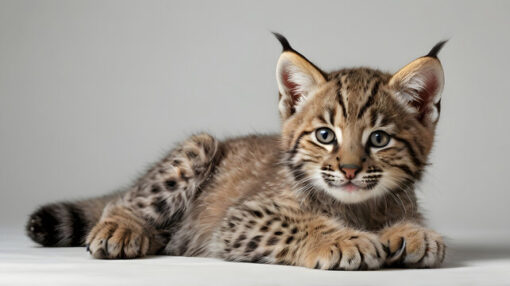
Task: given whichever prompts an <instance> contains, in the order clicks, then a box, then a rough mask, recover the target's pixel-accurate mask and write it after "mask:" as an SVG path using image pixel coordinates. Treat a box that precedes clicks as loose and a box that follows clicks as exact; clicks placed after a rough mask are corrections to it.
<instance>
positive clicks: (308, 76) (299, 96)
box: [273, 33, 326, 120]
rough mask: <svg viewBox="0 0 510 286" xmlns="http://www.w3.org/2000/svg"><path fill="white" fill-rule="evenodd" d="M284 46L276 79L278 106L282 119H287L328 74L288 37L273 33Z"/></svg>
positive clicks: (324, 80) (277, 67)
mask: <svg viewBox="0 0 510 286" xmlns="http://www.w3.org/2000/svg"><path fill="white" fill-rule="evenodd" d="M273 34H274V35H275V36H276V38H277V39H278V40H279V41H280V43H281V44H282V46H283V51H282V54H281V55H280V58H279V59H278V64H277V66H276V80H277V81H278V89H279V92H280V102H279V104H278V107H279V109H280V115H281V116H282V119H284V120H285V119H287V118H288V117H290V116H292V115H293V114H294V113H295V112H297V111H298V110H299V107H300V105H301V103H303V102H304V101H305V99H306V98H307V97H308V96H310V94H311V93H312V92H313V90H315V89H316V88H317V87H318V86H319V85H320V84H322V83H324V82H326V76H325V74H324V72H322V71H321V70H320V69H319V68H317V67H316V66H315V65H314V64H313V63H311V62H310V61H308V60H307V59H306V58H305V57H304V56H302V55H301V54H300V53H298V52H296V51H295V50H294V49H292V48H291V46H290V44H289V42H288V41H287V39H285V38H284V37H283V36H282V35H280V34H277V33H273Z"/></svg>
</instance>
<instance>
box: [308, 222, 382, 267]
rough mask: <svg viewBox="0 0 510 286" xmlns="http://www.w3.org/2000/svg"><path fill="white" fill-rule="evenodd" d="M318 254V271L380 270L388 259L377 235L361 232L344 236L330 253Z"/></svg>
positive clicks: (333, 246)
mask: <svg viewBox="0 0 510 286" xmlns="http://www.w3.org/2000/svg"><path fill="white" fill-rule="evenodd" d="M321 253H322V254H321ZM317 254H320V255H318V259H317V262H316V265H315V268H318V269H339V270H369V269H378V268H380V267H381V266H382V265H383V263H384V261H385V259H386V252H385V251H384V247H383V245H382V244H381V243H380V242H379V239H378V237H377V235H374V234H372V233H368V232H359V231H353V232H352V233H349V234H347V235H345V234H343V235H342V236H341V237H340V238H339V239H338V240H337V241H336V243H334V244H333V245H332V246H331V248H330V250H329V253H328V251H320V252H318V253H317Z"/></svg>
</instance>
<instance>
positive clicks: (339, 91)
mask: <svg viewBox="0 0 510 286" xmlns="http://www.w3.org/2000/svg"><path fill="white" fill-rule="evenodd" d="M337 82H338V88H337V92H336V97H337V100H338V104H340V106H341V107H342V114H343V116H344V117H347V111H345V105H344V97H343V95H342V80H341V79H339V80H338V81H337Z"/></svg>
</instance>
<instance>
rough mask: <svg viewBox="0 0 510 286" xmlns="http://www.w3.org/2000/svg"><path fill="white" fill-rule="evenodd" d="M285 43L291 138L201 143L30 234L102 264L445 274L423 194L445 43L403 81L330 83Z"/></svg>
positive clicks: (376, 75) (283, 108)
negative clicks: (217, 261)
mask: <svg viewBox="0 0 510 286" xmlns="http://www.w3.org/2000/svg"><path fill="white" fill-rule="evenodd" d="M277 38H278V39H279V40H280V42H281V43H282V46H283V52H282V54H281V56H280V59H279V61H278V65H277V80H278V88H279V91H280V102H279V109H280V114H281V117H282V121H283V123H282V132H281V134H280V135H253V136H246V137H239V138H233V139H228V140H224V141H218V140H216V139H215V138H214V137H212V136H210V135H208V134H199V135H195V136H192V137H191V138H189V139H187V140H186V141H184V142H183V143H181V145H179V146H178V147H177V148H175V149H173V150H172V151H171V152H170V153H169V155H168V156H166V157H165V158H164V159H163V160H162V161H160V162H159V163H157V164H155V165H154V167H153V168H151V169H150V170H149V171H148V172H147V173H146V174H145V175H144V176H142V177H141V178H140V179H139V180H138V181H136V183H135V184H134V185H133V186H132V187H131V188H129V189H128V190H125V191H123V192H119V193H116V194H113V195H110V196H107V197H103V198H97V199H91V200H86V201H79V202H65V203H56V204H50V205H46V206H43V207H42V208H40V209H38V210H37V211H35V212H34V213H33V214H32V215H31V216H30V218H29V221H28V223H27V233H28V235H29V236H30V237H31V238H32V239H33V240H34V241H36V242H38V243H40V244H42V245H45V246H71V245H86V246H87V249H88V251H89V252H90V253H91V254H92V255H93V256H94V257H96V258H110V259H111V258H134V257H142V256H145V255H147V254H157V253H160V254H169V255H184V256H208V257H218V258H223V259H226V260H231V261H246V262H255V263H272V264H286V265H296V266H304V267H309V268H318V269H341V270H363V269H378V268H381V267H383V266H385V265H386V266H404V267H437V266H439V265H440V264H441V262H442V261H443V259H444V257H445V245H444V242H443V239H442V238H441V236H440V235H439V234H437V233H436V232H434V231H432V230H429V229H428V228H426V227H425V226H424V224H423V218H422V215H421V213H420V212H419V209H418V204H417V201H416V196H415V193H414V185H415V184H416V182H418V181H419V180H420V178H421V175H422V174H423V171H424V168H425V166H427V165H428V155H429V153H430V150H431V148H432V142H433V139H434V130H435V126H436V124H437V120H438V116H439V111H440V95H441V91H442V87H443V74H442V68H441V64H440V62H439V60H438V58H437V54H438V52H439V50H440V48H441V47H442V45H443V44H444V43H440V44H438V45H437V46H436V47H434V48H433V49H432V50H431V52H430V53H429V54H428V55H427V56H425V57H421V58H418V59H417V60H415V61H413V62H411V63H410V64H408V65H407V66H405V67H404V68H402V69H401V70H400V71H398V72H397V73H395V74H389V73H384V72H381V71H378V70H374V69H369V68H351V69H342V70H338V71H334V72H330V73H326V72H324V71H322V70H320V69H319V68H317V67H316V66H315V65H314V64H312V63H311V62H310V61H308V60H307V59H306V58H305V57H303V56H302V55H301V54H300V53H298V52H296V51H295V50H294V49H293V48H292V47H291V46H290V44H289V43H288V41H287V40H286V39H285V38H283V36H281V35H278V34H277ZM321 130H322V131H321ZM321 132H322V133H321ZM324 132H325V133H324ZM374 134H375V135H374ZM386 135H387V136H386ZM321 136H322V138H321ZM331 138H333V139H331ZM374 138H375V139H374ZM386 139H388V140H386ZM374 140H376V141H374ZM377 140H380V141H377ZM374 142H375V143H374ZM381 142H382V143H385V144H380V143H381ZM377 144H380V145H377Z"/></svg>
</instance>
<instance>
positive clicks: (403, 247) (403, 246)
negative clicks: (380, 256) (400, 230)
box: [386, 237, 406, 264]
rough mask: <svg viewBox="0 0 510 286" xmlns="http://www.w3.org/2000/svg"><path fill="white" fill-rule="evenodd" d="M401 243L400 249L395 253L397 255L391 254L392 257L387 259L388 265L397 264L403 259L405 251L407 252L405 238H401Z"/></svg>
mask: <svg viewBox="0 0 510 286" xmlns="http://www.w3.org/2000/svg"><path fill="white" fill-rule="evenodd" d="M401 241H402V242H401V243H400V248H399V249H398V250H397V251H395V253H393V254H391V256H390V257H389V258H388V259H387V261H386V262H387V263H388V264H393V263H395V262H397V261H398V260H399V259H400V258H401V257H402V254H404V252H405V250H406V240H405V238H403V237H402V238H401Z"/></svg>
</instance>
